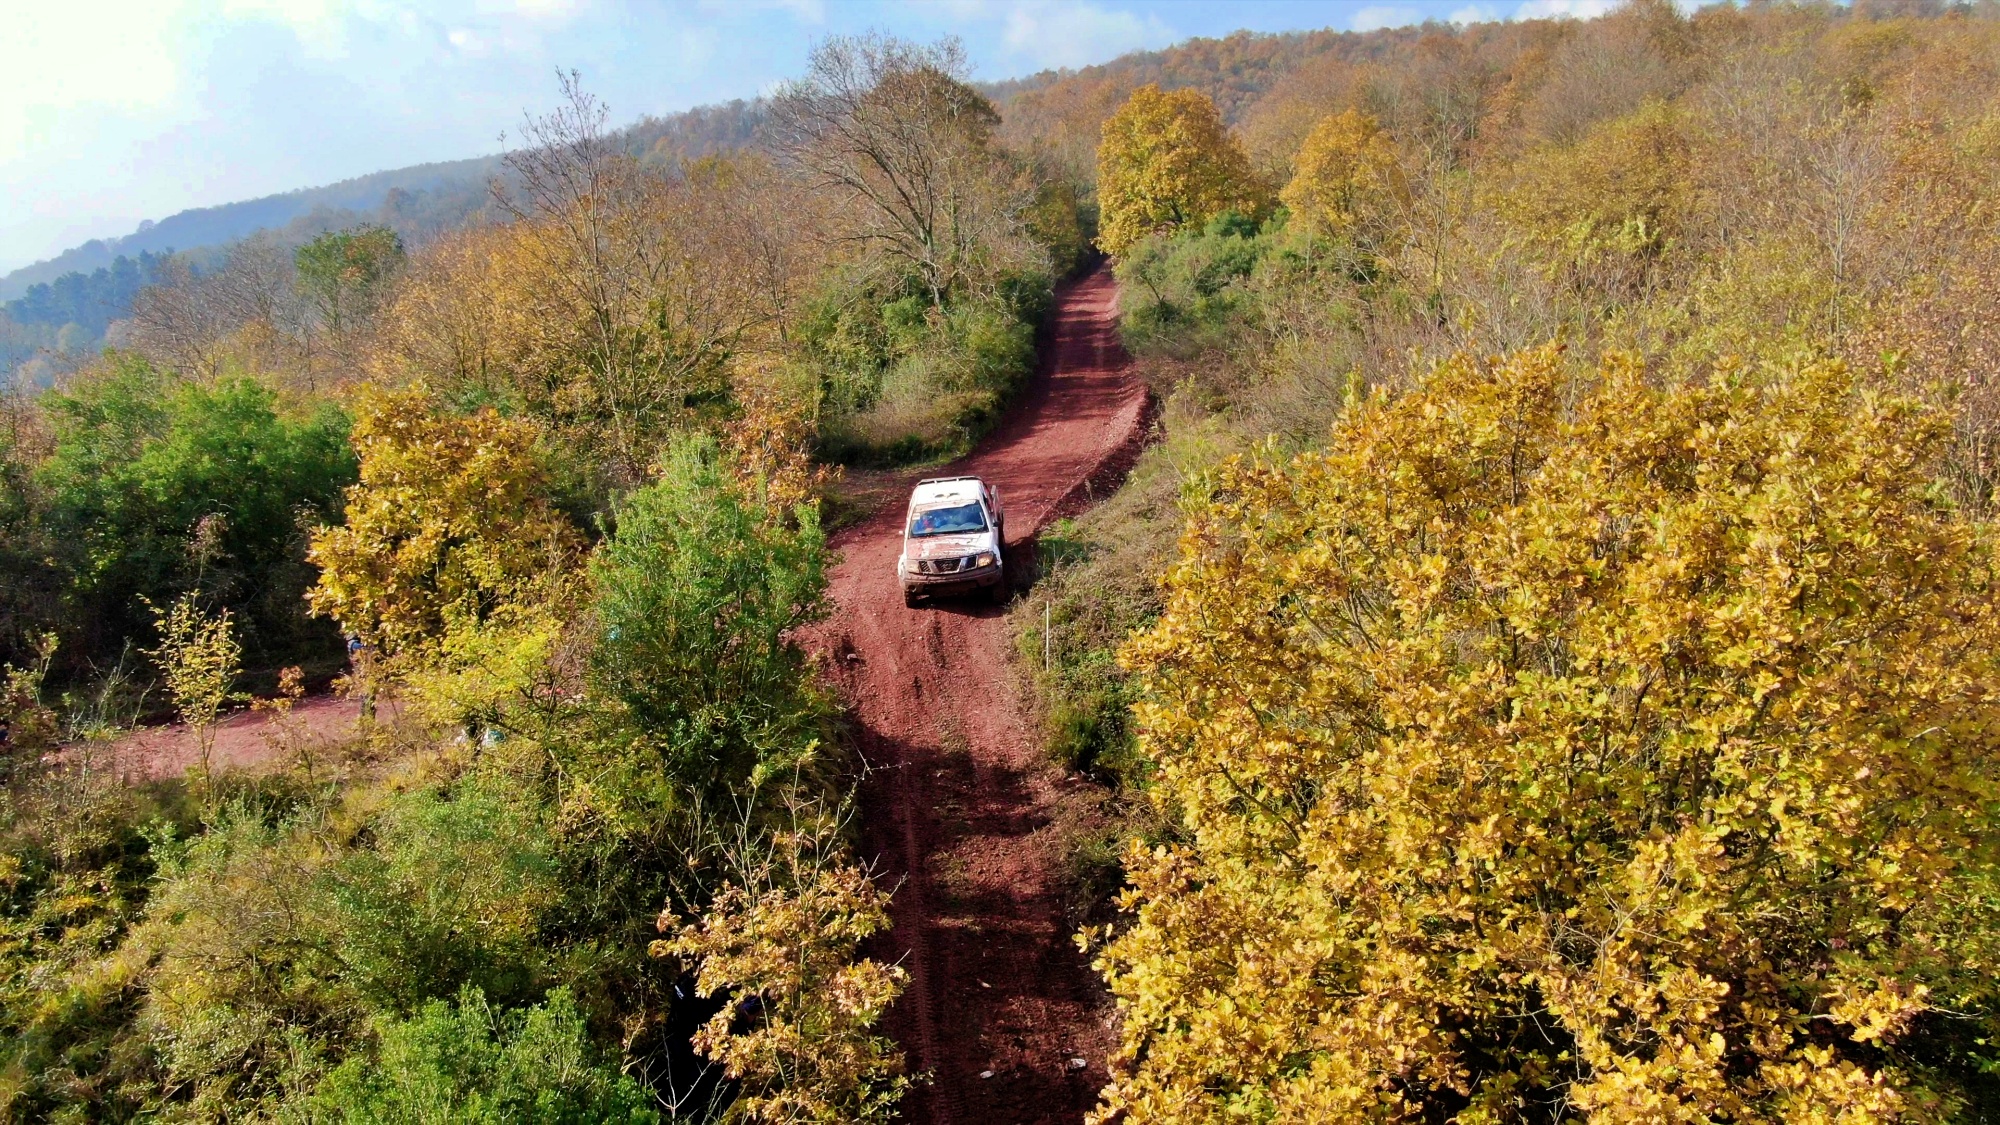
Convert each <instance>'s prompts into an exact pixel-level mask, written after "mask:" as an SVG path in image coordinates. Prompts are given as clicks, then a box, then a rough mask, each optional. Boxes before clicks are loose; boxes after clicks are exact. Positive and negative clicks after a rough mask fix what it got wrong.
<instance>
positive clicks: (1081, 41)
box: [967, 0, 1178, 67]
mask: <svg viewBox="0 0 2000 1125" xmlns="http://www.w3.org/2000/svg"><path fill="white" fill-rule="evenodd" d="M967 10H968V11H969V10H970V9H967ZM982 14H983V13H982ZM1002 37H1003V40H1004V42H1005V43H1006V45H1007V50H1008V52H1009V53H1010V54H1011V55H1013V56H1014V57H1016V58H1019V59H1023V60H1026V61H1027V62H1028V64H1029V65H1031V66H1035V67H1079V66H1089V65H1090V64H1092V63H1099V62H1104V61H1105V60H1107V59H1112V58H1116V57H1117V56H1119V55H1122V54H1124V53H1125V52H1127V51H1136V50H1140V49H1142V48H1146V47H1160V46H1165V45H1166V44H1168V43H1171V42H1173V41H1174V40H1175V39H1176V38H1178V36H1176V35H1175V33H1174V31H1173V29H1172V28H1170V27H1168V26H1167V25H1166V24H1164V23H1162V22H1161V21H1160V18H1159V17H1158V16H1153V15H1148V16H1146V17H1144V18H1141V17H1139V16H1137V15H1134V14H1133V13H1131V12H1121V11H1113V10H1111V9H1108V8H1100V7H1098V6H1097V5H1095V4H1056V3H1050V2H1048V0H1021V2H1019V3H1015V4H1013V5H1010V6H1009V7H1008V8H1007V9H1006V21H1005V31H1004V32H1003V33H1002Z"/></svg>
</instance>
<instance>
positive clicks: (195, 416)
mask: <svg viewBox="0 0 2000 1125" xmlns="http://www.w3.org/2000/svg"><path fill="white" fill-rule="evenodd" d="M46 408H47V413H48V418H49V421H50V425H51V428H52V430H53V431H54V437H55V446H54V450H53V452H52V454H51V456H50V457H49V459H48V461H47V462H46V463H45V464H43V465H42V466H41V467H40V470H39V473H38V477H39V482H38V483H39V487H41V488H42V489H44V490H45V491H46V493H47V496H48V499H47V504H48V508H47V514H46V517H45V518H46V526H47V533H48V535H49V538H50V540H51V541H52V542H54V543H56V544H59V545H61V547H62V549H63V550H64V552H65V553H64V554H63V556H62V557H61V562H62V564H63V565H64V566H65V568H66V569H67V574H66V583H65V585H66V590H65V595H64V622H63V624H64V632H65V640H66V641H69V642H74V643H69V644H67V645H66V649H67V654H68V655H67V659H68V660H69V661H70V663H71V666H72V667H74V666H75V665H76V663H77V662H79V661H82V660H85V659H88V658H91V657H98V656H102V655H104V654H107V653H115V652H116V651H117V650H118V649H119V648H120V647H121V646H122V644H123V642H124V641H125V640H126V639H128V638H134V637H148V636H150V634H151V624H150V621H149V619H148V616H147V614H146V610H145V606H144V604H143V603H142V602H141V601H140V598H142V597H144V598H147V599H150V600H151V601H152V602H153V603H154V604H156V605H166V604H168V603H170V602H172V601H173V600H175V599H176V598H177V597H179V596H180V595H181V594H183V593H185V592H188V591H190V590H192V591H198V592H200V593H201V594H202V595H203V597H204V598H205V599H206V600H209V601H211V602H213V603H215V604H216V605H217V606H218V607H227V608H229V609H230V610H231V611H232V615H233V616H234V617H235V619H236V621H237V623H238V625H239V627H240V628H241V630H242V640H243V644H244V648H245V651H246V660H247V663H248V664H249V665H250V666H252V667H255V666H258V665H260V664H266V665H268V664H271V663H275V662H277V661H292V660H297V659H299V658H300V657H302V656H305V655H309V654H321V655H324V654H326V653H328V652H337V651H338V649H337V643H338V637H337V636H336V635H335V634H334V633H333V632H332V627H331V626H330V625H328V624H325V623H316V622H313V621H312V620H311V619H309V618H308V617H307V616H306V614H305V607H304V603H303V600H302V594H303V592H304V590H305V589H306V587H307V586H308V585H309V584H310V582H311V574H310V571H309V569H308V568H307V566H306V564H305V555H304V547H305V543H304V536H303V534H302V533H301V531H300V521H301V517H302V514H303V515H304V516H306V517H307V518H309V519H311V520H314V521H326V520H333V519H337V518H338V516H339V512H340V495H341V489H342V488H344V487H345V486H346V485H347V484H349V483H351V482H352V481H353V480H354V478H355V471H356V468H355V458H354V454H353V452H352V450H350V449H349V448H348V444H347V431H348V419H347V416H346V414H345V413H343V412H342V411H341V410H340V409H339V408H338V407H335V406H333V405H332V404H330V403H324V402H322V403H318V404H316V405H315V406H313V407H312V408H311V409H310V410H308V411H306V412H304V413H299V414H293V413H291V412H287V411H281V409H280V403H279V402H278V399H277V396H276V395H275V394H274V393H273V392H271V391H270V390H269V389H267V388H265V387H264V386H262V385H260V384H259V383H257V382H256V381H255V380H252V379H248V378H240V377H238V378H225V379H223V380H220V381H219V382H216V383H214V384H213V385H204V384H200V383H193V382H186V381H182V380H179V379H176V378H174V377H171V376H168V375H165V374H162V373H161V372H159V371H158V370H156V369H154V368H153V367H152V366H151V365H150V364H148V363H146V362H145V361H144V360H141V359H138V358H135V357H115V358H114V359H113V360H112V361H111V362H110V364H109V366H108V367H107V368H105V369H104V370H102V371H100V372H98V373H96V374H94V375H93V376H91V377H89V378H87V379H84V380H82V381H81V382H79V383H78V384H77V385H76V386H75V387H72V388H71V389H69V390H68V391H66V392H64V393H61V394H52V395H50V396H49V397H48V399H47V403H46Z"/></svg>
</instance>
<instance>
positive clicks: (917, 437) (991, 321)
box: [802, 271, 1054, 466]
mask: <svg viewBox="0 0 2000 1125" xmlns="http://www.w3.org/2000/svg"><path fill="white" fill-rule="evenodd" d="M894 292H895V293H897V294H900V295H893V296H888V297H884V296H880V295H870V296H864V297H863V298H862V299H860V300H854V299H852V298H849V299H848V300H846V301H844V302H842V303H839V304H837V305H836V304H834V303H831V302H828V303H823V304H822V305H821V306H819V307H818V308H817V309H816V310H815V311H814V313H813V314H812V315H811V316H809V317H808V318H807V320H806V325H805V327H804V329H803V330H802V336H803V338H804V351H805V353H806V355H807V357H808V361H809V362H811V363H812V364H814V365H815V366H817V367H818V368H819V370H820V372H821V379H820V398H821V404H822V406H821V433H820V445H821V453H822V454H823V455H824V456H826V457H827V458H828V459H831V460H835V461H840V462H845V463H849V464H857V465H867V466H893V465H899V464H908V463H910V462H916V461H925V460H939V459H944V458H949V457H953V456H957V455H959V454H961V453H964V452H965V451H966V450H968V449H970V448H971V447H972V443H973V442H975V441H977V440H978V439H979V437H980V436H981V435H983V434H985V433H986V431H987V430H989V429H991V428H992V426H993V424H994V423H995V422H997V421H998V420H999V417H1000V414H1001V411H1002V410H1003V409H1004V408H1005V406H1006V404H1007V400H1008V399H1009V398H1010V397H1011V396H1012V395H1013V393H1014V392H1015V391H1016V390H1018V389H1019V388H1020V386H1021V385H1022V383H1024V382H1025V381H1026V380H1027V378H1028V376H1029V375H1030V374H1032V373H1033V371H1034V368H1035V331H1036V329H1037V328H1038V327H1039V326H1040V325H1041V324H1042V323H1043V321H1045V320H1046V319H1047V317H1048V315H1049V312H1050V310H1051V309H1052V308H1053V307H1054V288H1053V286H1052V284H1051V282H1050V279H1049V277H1048V275H1047V274H1045V273H1041V272H1034V271H1017V272H1010V273H1006V274H1002V275H1000V276H999V277H997V278H996V279H995V280H994V283H993V288H992V291H991V292H989V293H984V294H980V295H961V296H958V297H956V298H954V300H953V301H952V302H951V303H949V304H948V305H947V307H946V308H944V309H942V310H939V309H937V308H934V307H932V306H931V305H930V304H929V302H928V301H927V300H926V299H925V298H924V297H922V296H921V295H914V294H904V293H903V291H902V290H896V291H894Z"/></svg>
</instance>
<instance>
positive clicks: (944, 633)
mask: <svg viewBox="0 0 2000 1125" xmlns="http://www.w3.org/2000/svg"><path fill="white" fill-rule="evenodd" d="M1058 299H1059V302H1060V304H1059V308H1058V312H1057V319H1056V323H1055V326H1054V331H1053V337H1052V340H1051V341H1050V346H1048V348H1047V350H1046V353H1045V356H1044V362H1043V366H1042V370H1041V371H1040V373H1039V374H1038V375H1037V378H1036V381H1035V384H1034V385H1033V386H1032V387H1031V388H1030V389H1029V390H1028V391H1027V393H1026V394H1025V395H1024V396H1023V399H1022V401H1021V402H1020V403H1019V404H1017V406H1016V407H1015V408H1014V410H1013V412H1012V413H1011V414H1010V415H1009V416H1008V418H1007V419H1006V420H1005V421H1004V422H1003V424H1002V425H1001V428H1000V429H999V430H998V431H997V432H996V433H994V435H993V436H992V437H991V438H989V439H988V440H987V441H986V442H985V443H984V444H982V445H981V447H980V449H979V450H978V452H976V453H974V454H973V455H972V456H970V457H968V458H966V459H964V460H963V461H960V462H958V463H956V464H954V465H952V466H950V468H949V470H948V471H949V472H950V473H974V474H978V475H979V476H981V477H984V478H985V479H986V480H988V481H990V482H993V483H994V484H995V485H996V486H997V487H998V488H999V489H1000V490H1001V495H1002V497H1003V499H1004V500H1005V502H1006V507H1007V533H1008V540H1007V548H1006V557H1007V559H1008V565H1009V566H1010V568H1011V569H1012V570H1013V571H1014V572H1015V573H1016V577H1017V581H1018V579H1019V576H1020V574H1021V572H1023V571H1025V570H1026V569H1027V568H1028V565H1029V563H1030V562H1031V558H1032V549H1033V538H1034V536H1035V535H1036V533H1037V532H1039V531H1040V529H1041V528H1042V527H1043V526H1045V525H1046V524H1047V523H1049V522H1050V521H1051V520H1053V519H1054V518H1056V517H1057V516H1058V515H1061V514H1066V513H1068V512H1069V511H1072V510H1074V509H1075V508H1077V507H1080V506H1081V505H1082V504H1084V503H1087V502H1088V500H1089V498H1090V497H1091V496H1092V495H1103V493H1104V491H1105V490H1106V489H1107V488H1108V487H1110V486H1112V485H1114V484H1115V483H1116V481H1115V478H1116V477H1117V476H1119V475H1121V474H1122V473H1123V471H1124V469H1125V468H1128V467H1129V465H1130V460H1131V458H1132V456H1133V455H1135V454H1136V451H1137V448H1138V443H1139V440H1140V437H1141V433H1142V430H1143V426H1144V422H1145V409H1146V396H1145V391H1144V390H1143V388H1142V387H1141V385H1140V383H1139V381H1138V380H1137V379H1136V378H1135V377H1133V376H1132V374H1131V373H1130V371H1129V370H1128V364H1127V362H1126V357H1125V354H1124V352H1123V350H1122V349H1121V348H1120V347H1119V344H1118V338H1117V331H1116V320H1117V290H1116V287H1115V286H1114V284H1113V282H1112V279H1111V275H1110V273H1109V272H1108V271H1106V270H1102V269H1100V270H1099V271H1097V272H1096V273H1093V274H1091V275H1089V276H1086V277H1084V278H1081V279H1079V280H1078V281H1076V282H1074V283H1071V284H1070V285H1067V286H1065V287H1064V288H1063V290H1062V291H1061V292H1059V294H1058ZM915 475H916V474H911V479H912V480H913V479H914V478H915ZM925 475H943V472H942V471H933V472H932V473H929V474H925ZM882 495H883V496H884V500H883V501H882V507H880V508H879V509H878V510H877V511H876V513H875V514H874V515H873V516H872V517H870V518H869V519H868V520H866V521H865V522H864V523H862V524H861V525H859V526H857V527H854V528H851V529H849V530H848V531H846V532H844V533H843V534H841V535H839V536H837V537H836V539H835V541H834V546H835V547H836V548H837V549H838V550H839V551H840V552H841V560H840V562H839V564H838V566H837V567H836V568H835V569H834V572H833V575H832V594H833V600H834V602H835V605H836V609H835V611H834V613H833V615H832V618H831V619H830V620H829V621H828V622H827V623H826V624H825V625H824V626H822V627H821V628H820V629H819V630H817V633H818V635H819V640H818V643H819V644H821V645H823V646H824V647H825V649H826V650H827V656H828V657H829V658H830V659H829V663H830V664H831V666H832V668H833V671H834V674H835V676H836V677H837V679H838V680H839V681H840V683H841V686H842V688H843V689H844V690H845V691H846V693H847V698H848V700H849V701H850V704H851V707H852V709H853V715H854V718H855V720H856V722H857V725H858V728H859V733H860V742H861V750H862V753H863V755H864V757H865V758H866V759H867V764H868V767H869V770H870V772H869V777H868V781H867V783H866V784H865V786H864V789H863V795H862V814H863V817H864V847H865V848H866V850H867V852H868V853H869V856H870V858H873V859H875V860H876V862H877V863H878V864H879V870H880V872H881V873H882V876H883V878H884V880H885V882H887V883H888V884H889V885H895V884H896V883H897V882H898V881H899V880H900V881H901V887H900V889H899V890H898V891H897V893H896V897H895V901H894V906H893V909H892V915H893V918H894V929H893V931H892V932H891V934H890V935H889V937H888V940H887V941H886V942H884V943H882V944H881V945H880V946H878V947H877V948H876V949H875V950H874V952H875V953H876V955H878V956H887V957H892V958H894V957H900V958H902V960H903V964H904V965H905V966H906V967H907V968H908V969H909V971H910V978H911V979H910V987H909V990H908V992H907V993H906V994H905V995H904V997H903V998H902V999H901V1000H899V1001H898V1002H897V1004H896V1006H895V1008H893V1009H892V1010H891V1013H890V1017H889V1025H890V1031H891V1032H892V1033H893V1034H894V1035H895V1036H896V1037H897V1039H898V1041H899V1042H900V1043H902V1044H903V1047H904V1050H905V1052H906V1053H907V1056H908V1058H909V1062H910V1066H911V1069H912V1070H913V1071H922V1072H928V1073H929V1075H930V1076H931V1081H930V1083H929V1084H928V1085H925V1086H923V1087H920V1088H919V1089H918V1090H917V1091H915V1092H914V1093H913V1094H912V1095H911V1096H910V1098H909V1099H908V1100H907V1101H906V1102H905V1105H904V1113H905V1115H906V1117H908V1118H909V1119H910V1120H912V1121H915V1122H919V1123H935V1125H946V1123H950V1125H964V1123H968V1122H970V1123H978V1122H1007V1123H1010V1125H1013V1123H1025V1122H1075V1121H1081V1120H1082V1118H1083V1114H1084V1111H1085V1110H1086V1109H1087V1108H1088V1107H1089V1106H1090V1105H1091V1104H1092V1102H1094V1101H1095V1098H1096V1093H1097V1091H1098V1090H1099V1089H1100V1088H1101V1087H1102V1086H1103V1084H1104V1081H1105V1070H1104V1059H1105V1053H1106V1052H1107V1051H1108V1050H1109V1049H1110V1047H1111V1045H1112V1042H1113V1034H1112V1029H1111V1027H1110V1025H1109V1022H1108V1020H1109V1012H1110V1010H1109V1006H1108V1003H1107V1002H1106V1000H1105V999H1104V995H1103V991H1102V989H1101V988H1100V987H1099V985H1098V984H1097V982H1096V980H1095V978H1094V977H1093V976H1092V975H1091V973H1090V970H1089V968H1088V966H1087V965H1086V964H1085V963H1084V961H1083V958H1082V956H1081V955H1080V954H1079V953H1078V951H1077V949H1076V948H1075V946H1074V945H1072V944H1071V942H1070V932H1071V929H1072V927H1071V925H1070V924H1069V922H1068V920H1067V919H1066V918H1065V916H1064V886H1063V870H1062V864H1063V856H1064V854H1065V851H1066V847H1065V844H1066V841H1067V840H1068V839H1069V838H1071V837H1072V836H1073V835H1074V833H1076V832H1078V831H1081V830H1083V829H1084V828H1086V827H1087V826H1088V825H1089V823H1090V822H1091V820H1092V819H1093V818H1094V817H1095V816H1096V815H1097V814H1096V809H1097V807H1098V803H1099V800H1100V797H1099V795H1098V793H1097V792H1096V791H1095V790H1094V788H1093V787H1091V786H1090V785H1088V784H1087V783H1084V782H1082V781H1080V780H1069V779H1065V778H1064V777H1063V775H1062V774H1061V772H1060V771H1059V770H1056V769H1053V768H1052V767H1050V766H1049V764H1048V763H1047V762H1046V761H1045V760H1044V757H1043V755H1042V753H1041V750H1040V747H1039V745H1038V741H1037V738H1036V735H1035V732H1034V730H1033V728H1032V726H1031V725H1030V723H1029V721H1028V719H1027V718H1026V716H1025V711H1024V707H1023V700H1022V699H1021V695H1020V689H1019V687H1018V685H1017V683H1016V681H1015V678H1014V676H1013V674H1012V672H1011V669H1010V653H1009V647H1010V641H1009V637H1008V634H1007V628H1006V622H1005V621H1004V620H1003V619H1002V614H1003V612H1004V611H1003V610H1001V609H998V608H994V607H988V606H984V605H978V604H974V603H971V602H968V603H965V604H952V603H943V604H939V605H937V606H935V607H926V608H923V609H915V610H912V609H906V608H904V606H903V602H902V596H901V593H900V591H899V589H898V587H897V584H896V572H895V561H896V555H897V552H898V550H899V544H900V539H899V531H900V521H901V519H902V502H903V500H904V498H906V497H907V495H908V493H907V482H905V481H901V480H898V481H896V482H894V487H889V488H886V489H885V490H883V493H882ZM1079 1060H1081V1061H1079Z"/></svg>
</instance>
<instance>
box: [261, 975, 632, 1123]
mask: <svg viewBox="0 0 2000 1125" xmlns="http://www.w3.org/2000/svg"><path fill="white" fill-rule="evenodd" d="M282 1116H283V1117H284V1118H286V1119H289V1120H291V1121H294V1122H299V1123H302V1125H303V1123H308V1122H310V1123H314V1125H319V1123H326V1125H332V1123H334V1122H342V1123H347V1125H429V1123H432V1122H445V1121H450V1122H455V1123H464V1125H478V1123H489V1122H490V1123H492V1125H517V1123H534V1125H610V1123H613V1122H630V1123H632V1125H638V1123H641V1122H654V1121H658V1120H659V1119H660V1115H659V1113H658V1112H657V1111H656V1110H655V1109H654V1108H653V1106H652V1104H651V1098H650V1097H649V1095H648V1094H647V1093H646V1091H645V1089H644V1088H643V1087H641V1086H640V1085H639V1084H638V1083H637V1082H635V1081H633V1080H632V1079H631V1078H630V1077H627V1076H626V1075H623V1074H620V1073H619V1072H618V1070H617V1068H616V1067H615V1066H614V1065H612V1063H611V1062H610V1061H609V1060H606V1059H604V1058H602V1057H601V1056H600V1054H599V1053H598V1051H597V1049H596V1048H595V1046H594V1045H593V1044H592V1042H591V1039H590V1035H589V1031H588V1029H587V1028H586V1027H585V1025H584V1020H583V1016H582V1013H581V1012H579V1011H578V1009H577V1006H576V1002H575V1001H574V1000H573V999H572V998H571V997H570V994H569V993H568V992H567V991H565V990H563V989H556V990H555V991H553V992H550V993H549V995H548V999H547V1001H546V1002H545V1003H542V1004H539V1005H536V1006H535V1007H532V1008H525V1009H518V1008H517V1009H512V1010H509V1009H504V1008H499V1007H496V1006H495V1005H493V1004H491V1003H489V1002H488V1001H487V999H486V997H485V995H484V994H483V993H481V992H480V991H479V990H478V989H477V988H467V989H465V990H464V991H463V992H461V993H460V994H459V996H458V1002H457V1003H456V1004H449V1003H446V1002H445V1001H443V1000H433V1001H431V1002H429V1003H427V1004H425V1005H424V1006H423V1007H421V1008H419V1009H418V1010H417V1012H416V1013H415V1014H414V1015H412V1016H411V1017H410V1018H409V1019H407V1020H395V1019H390V1020H385V1021H383V1022H382V1023H381V1024H380V1025H379V1031H378V1043H377V1045H376V1047H375V1049H374V1050H373V1051H370V1052H367V1053H364V1054H360V1055H356V1056H355V1057H353V1058H350V1059H348V1060H347V1061H346V1062H343V1063H342V1064H340V1066H338V1067H336V1068H335V1069H334V1070H333V1072H332V1073H331V1074H329V1075H327V1077H326V1079H325V1081H323V1082H321V1083H320V1084H319V1086H318V1088H317V1089H315V1090H314V1091H313V1093H312V1094H311V1096H310V1097H307V1098H304V1099H300V1100H299V1101H298V1102H295V1103H294V1104H293V1105H292V1106H291V1107H289V1112H287V1113H285V1114H284V1115H282Z"/></svg>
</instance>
